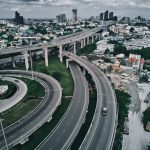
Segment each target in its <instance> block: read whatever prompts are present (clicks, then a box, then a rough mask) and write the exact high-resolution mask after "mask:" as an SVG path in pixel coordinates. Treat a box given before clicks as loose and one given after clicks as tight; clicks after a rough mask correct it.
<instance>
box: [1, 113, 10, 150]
mask: <svg viewBox="0 0 150 150" xmlns="http://www.w3.org/2000/svg"><path fill="white" fill-rule="evenodd" d="M2 121H3V119H1V115H0V124H1V128H2V132H3V136H4V140H5V144H6V149H7V150H8V144H7V140H6V136H5V131H4V128H3V123H2Z"/></svg>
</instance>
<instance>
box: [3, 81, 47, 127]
mask: <svg viewBox="0 0 150 150" xmlns="http://www.w3.org/2000/svg"><path fill="white" fill-rule="evenodd" d="M19 79H20V78H19ZM21 80H22V81H24V82H25V83H26V85H27V87H28V91H27V94H26V96H25V98H24V100H23V101H21V102H20V103H18V104H17V105H15V106H14V107H13V108H12V109H10V111H8V112H6V113H4V114H2V118H3V119H4V121H3V125H4V127H6V126H9V125H10V124H12V123H14V122H16V121H17V120H19V119H21V118H22V117H23V116H25V115H27V114H28V113H29V112H31V111H32V110H33V109H34V108H35V107H36V106H37V105H38V104H39V103H40V102H41V100H42V99H41V98H40V99H39V98H38V97H43V96H44V95H45V92H44V87H43V86H42V85H41V84H40V83H38V82H36V81H34V80H30V79H26V78H21ZM37 91H38V92H37ZM31 97H34V99H33V98H31Z"/></svg>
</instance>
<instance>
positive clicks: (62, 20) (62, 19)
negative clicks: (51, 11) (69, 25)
mask: <svg viewBox="0 0 150 150" xmlns="http://www.w3.org/2000/svg"><path fill="white" fill-rule="evenodd" d="M56 21H57V23H65V22H66V21H67V18H66V14H60V15H58V16H56Z"/></svg>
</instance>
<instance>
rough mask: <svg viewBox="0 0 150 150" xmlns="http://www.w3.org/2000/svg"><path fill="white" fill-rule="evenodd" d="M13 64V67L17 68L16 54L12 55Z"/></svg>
mask: <svg viewBox="0 0 150 150" xmlns="http://www.w3.org/2000/svg"><path fill="white" fill-rule="evenodd" d="M11 58H12V66H13V68H16V64H15V56H12V57H11Z"/></svg>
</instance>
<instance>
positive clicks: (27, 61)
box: [24, 51, 29, 70]
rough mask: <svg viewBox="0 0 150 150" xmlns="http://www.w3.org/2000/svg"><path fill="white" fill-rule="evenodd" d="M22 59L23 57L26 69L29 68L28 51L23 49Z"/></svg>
mask: <svg viewBox="0 0 150 150" xmlns="http://www.w3.org/2000/svg"><path fill="white" fill-rule="evenodd" d="M24 59H25V66H26V70H28V69H29V59H28V51H24Z"/></svg>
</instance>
